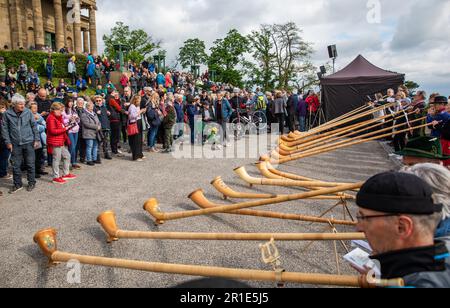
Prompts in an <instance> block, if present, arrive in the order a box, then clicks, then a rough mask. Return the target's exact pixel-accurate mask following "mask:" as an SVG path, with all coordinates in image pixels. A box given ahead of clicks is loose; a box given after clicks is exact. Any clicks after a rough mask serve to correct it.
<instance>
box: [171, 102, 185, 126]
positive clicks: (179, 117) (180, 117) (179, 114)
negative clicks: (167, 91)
mask: <svg viewBox="0 0 450 308" xmlns="http://www.w3.org/2000/svg"><path fill="white" fill-rule="evenodd" d="M173 107H175V112H176V114H177V123H183V122H184V112H183V105H180V104H178V103H175V104H173Z"/></svg>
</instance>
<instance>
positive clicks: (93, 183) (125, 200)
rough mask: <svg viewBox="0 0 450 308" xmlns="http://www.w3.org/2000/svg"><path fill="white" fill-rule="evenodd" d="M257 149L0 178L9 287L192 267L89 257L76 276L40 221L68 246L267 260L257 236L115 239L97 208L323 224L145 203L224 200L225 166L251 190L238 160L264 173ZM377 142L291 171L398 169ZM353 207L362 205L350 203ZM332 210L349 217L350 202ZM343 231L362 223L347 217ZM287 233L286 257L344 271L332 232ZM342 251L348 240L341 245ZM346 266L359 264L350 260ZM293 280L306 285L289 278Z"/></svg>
mask: <svg viewBox="0 0 450 308" xmlns="http://www.w3.org/2000/svg"><path fill="white" fill-rule="evenodd" d="M253 163H254V159H240V160H237V159H225V160H214V159H213V160H196V159H193V160H190V159H178V160H174V159H173V158H172V157H171V156H170V155H164V154H153V155H148V159H147V160H146V161H145V162H143V163H133V162H130V161H129V160H128V159H126V158H123V159H121V158H118V159H115V160H113V161H111V162H105V163H104V164H103V165H101V166H99V167H94V168H92V169H91V168H88V167H87V166H86V167H83V169H82V170H80V171H78V172H77V175H78V176H79V177H78V179H77V180H76V181H74V182H71V183H69V184H68V185H64V186H55V185H53V184H50V178H44V179H43V180H41V181H39V182H38V186H37V188H36V190H35V191H34V192H32V193H27V192H26V191H25V190H24V191H22V192H20V193H18V194H16V195H8V194H6V190H7V188H8V187H9V185H10V183H9V182H6V181H0V189H1V190H3V192H4V196H3V197H2V198H1V199H0V238H1V240H0V243H1V248H2V249H1V250H0V259H1V260H2V262H1V264H0V287H83V288H84V287H108V288H109V287H142V288H149V287H150V288H159V287H171V286H174V285H176V284H178V283H182V282H185V281H187V280H191V279H193V277H186V276H179V275H167V274H156V273H144V272H136V271H129V270H119V269H111V268H102V267H94V266H83V267H82V272H81V284H75V285H71V284H69V283H68V282H67V279H66V277H67V273H68V269H67V268H66V266H65V265H59V266H58V267H54V268H51V269H48V268H47V267H46V259H45V258H44V257H43V256H42V254H41V253H40V251H39V250H38V247H37V246H36V245H35V244H34V243H33V241H32V237H33V235H34V233H35V232H36V231H38V230H41V229H44V228H48V227H52V228H56V229H57V230H58V244H59V246H58V248H59V249H60V250H61V251H66V252H71V253H78V254H87V255H94V256H105V257H114V258H125V259H134V260H143V261H154V262H167V263H182V264H196V265H210V266H220V267H237V268H252V269H267V270H270V267H268V266H267V265H264V264H262V262H261V255H260V251H259V248H258V244H260V243H257V242H190V241H149V240H121V241H119V242H116V243H114V244H112V245H108V244H106V241H105V235H104V233H103V231H102V230H101V228H100V227H99V225H98V224H97V223H96V217H97V216H98V214H99V213H101V212H102V211H105V210H114V211H115V212H116V214H117V221H118V225H119V227H120V228H121V229H125V230H141V231H145V230H150V231H186V232H323V231H324V225H320V224H313V225H310V224H308V223H304V222H294V221H279V220H272V219H264V218H256V217H248V216H247V217H243V216H232V215H226V214H218V215H212V216H201V217H195V218H190V219H184V220H176V221H170V222H167V223H166V224H165V225H163V226H159V227H155V225H154V223H153V220H152V219H151V218H150V217H149V216H148V215H147V214H146V213H145V212H144V211H143V210H142V205H143V203H144V202H145V201H146V200H147V199H148V198H150V197H155V198H157V199H158V200H159V202H160V207H161V210H162V211H165V212H172V211H180V210H193V209H197V208H196V206H195V205H194V204H193V203H191V202H190V200H188V199H187V196H188V194H189V193H191V192H192V191H194V190H195V189H198V188H202V189H204V191H205V194H206V196H207V197H208V198H210V199H211V200H213V201H217V202H221V203H224V204H226V203H227V201H222V200H220V198H219V195H218V194H217V193H216V192H215V190H214V188H213V187H211V186H210V184H209V183H210V181H211V180H212V179H213V178H215V177H216V176H218V175H221V176H222V177H223V179H224V180H225V181H226V183H227V184H229V185H230V186H231V187H233V188H234V189H236V190H239V191H251V190H249V188H248V186H246V185H245V183H243V182H242V181H241V180H239V179H238V178H237V176H236V175H234V173H233V171H232V170H233V169H234V168H235V167H238V166H242V165H246V166H247V170H248V171H249V173H250V174H251V175H254V176H259V173H258V172H257V169H256V168H255V167H254V166H253ZM396 168H397V167H396V166H395V164H393V162H392V161H390V160H389V158H388V155H387V154H386V151H385V150H384V149H383V148H382V147H381V146H380V145H379V144H378V143H369V144H363V145H359V146H355V147H352V148H349V149H344V150H340V151H337V152H333V153H328V154H324V155H321V156H317V157H313V158H307V159H304V160H301V161H296V162H291V163H288V164H286V165H283V166H281V167H280V169H281V170H283V171H288V172H293V173H297V174H301V175H304V176H307V177H313V178H317V179H320V180H326V181H339V182H355V181H361V180H365V179H367V178H368V177H370V176H372V175H374V174H376V173H378V172H382V171H386V170H390V169H396ZM255 190H257V191H261V192H275V193H295V192H298V190H296V189H288V188H273V187H257V188H255ZM334 203H335V202H334V201H320V202H317V201H301V202H290V203H286V204H281V205H274V206H267V207H264V209H265V210H277V211H281V212H288V213H299V214H306V215H319V214H320V213H322V212H323V211H325V210H326V209H328V208H329V207H331V206H332V205H334ZM351 208H352V210H353V211H354V210H355V207H354V205H353V204H351ZM332 215H333V216H334V217H335V218H339V219H341V218H342V216H343V213H342V210H337V209H336V210H335V211H334V212H333V213H332ZM338 230H339V231H341V232H347V231H353V230H351V228H348V227H338ZM306 245H307V243H302V242H294V243H292V242H287V243H286V242H279V243H277V246H278V248H279V250H280V253H281V256H282V259H281V261H282V265H283V267H284V268H285V269H286V270H288V271H295V272H310V273H329V274H335V273H336V263H335V257H334V252H333V251H334V250H333V249H334V248H333V243H332V242H322V243H314V244H313V246H312V247H311V248H310V249H309V250H307V251H303V249H304V248H305V246H306ZM338 249H339V253H340V255H341V256H342V255H344V254H345V250H344V249H343V248H342V247H341V246H338ZM341 271H342V273H343V274H355V272H354V271H353V270H352V269H350V268H349V266H347V265H346V264H344V263H343V262H341ZM250 284H251V285H252V286H253V287H274V284H273V283H258V282H252V283H250ZM288 287H303V286H301V285H295V284H290V285H288Z"/></svg>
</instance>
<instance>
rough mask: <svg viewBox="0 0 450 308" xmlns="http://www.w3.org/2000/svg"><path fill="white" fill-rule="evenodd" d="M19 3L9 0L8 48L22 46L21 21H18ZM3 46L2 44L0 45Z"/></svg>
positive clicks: (15, 0)
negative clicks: (9, 42)
mask: <svg viewBox="0 0 450 308" xmlns="http://www.w3.org/2000/svg"><path fill="white" fill-rule="evenodd" d="M19 13H20V11H19V3H18V1H17V0H9V22H10V28H11V46H9V44H8V47H9V48H10V49H19V48H20V47H22V46H23V43H22V41H23V40H22V38H23V35H22V33H23V31H22V23H21V22H20V15H19ZM1 47H2V48H3V46H1Z"/></svg>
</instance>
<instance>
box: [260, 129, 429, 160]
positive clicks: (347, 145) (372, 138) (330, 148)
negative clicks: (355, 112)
mask: <svg viewBox="0 0 450 308" xmlns="http://www.w3.org/2000/svg"><path fill="white" fill-rule="evenodd" d="M427 126H429V124H423V125H418V126H415V127H411V128H407V129H403V130H400V131H397V132H390V133H387V134H384V135H379V136H375V137H371V138H367V139H362V140H355V141H350V140H349V142H348V143H345V144H342V145H339V146H331V147H329V148H326V149H321V150H316V151H312V152H308V153H301V154H298V155H295V156H293V157H290V158H282V159H279V160H277V159H271V158H270V157H269V156H268V155H263V156H261V159H260V160H262V161H264V160H267V159H269V160H270V162H271V163H273V164H284V163H287V162H290V161H294V160H298V159H302V158H306V157H311V156H316V155H320V154H323V153H329V152H333V151H336V150H339V149H344V148H348V147H351V146H354V145H358V144H362V143H367V142H370V141H374V140H379V139H382V138H386V137H389V136H395V135H398V134H403V133H406V132H409V131H411V130H416V129H419V128H423V127H427Z"/></svg>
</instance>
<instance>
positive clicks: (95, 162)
mask: <svg viewBox="0 0 450 308" xmlns="http://www.w3.org/2000/svg"><path fill="white" fill-rule="evenodd" d="M94 164H97V165H101V164H102V161H101V160H96V161H94Z"/></svg>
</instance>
